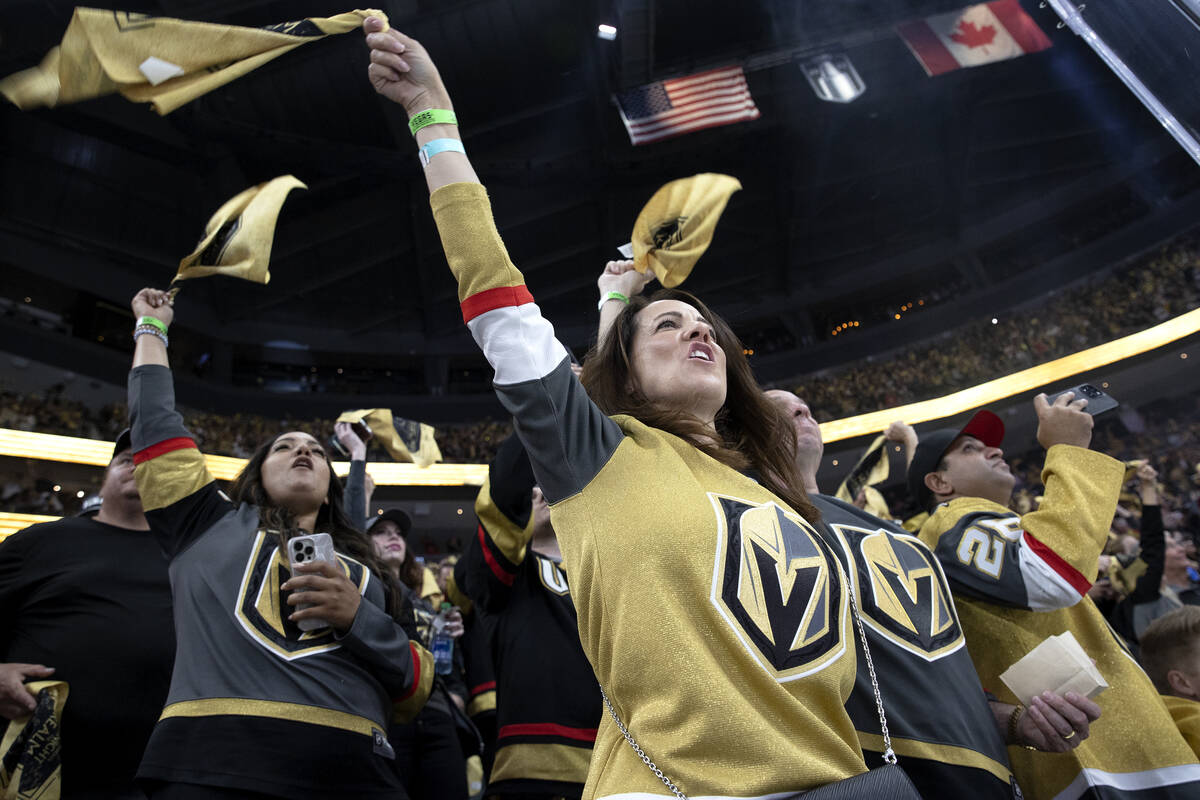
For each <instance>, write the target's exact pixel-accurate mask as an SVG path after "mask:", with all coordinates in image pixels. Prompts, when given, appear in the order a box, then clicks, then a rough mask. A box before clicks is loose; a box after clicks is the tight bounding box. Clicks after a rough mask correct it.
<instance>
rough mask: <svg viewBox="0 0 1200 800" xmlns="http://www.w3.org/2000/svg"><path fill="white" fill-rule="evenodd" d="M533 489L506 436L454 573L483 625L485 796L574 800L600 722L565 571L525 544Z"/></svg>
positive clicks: (521, 455) (513, 441) (525, 462)
mask: <svg viewBox="0 0 1200 800" xmlns="http://www.w3.org/2000/svg"><path fill="white" fill-rule="evenodd" d="M533 483H534V479H533V472H532V470H531V469H530V466H529V459H528V458H527V457H526V455H525V451H524V448H522V447H521V443H520V441H519V440H518V439H517V437H516V436H512V437H510V438H509V439H508V440H507V441H506V442H505V443H504V444H503V445H502V446H501V448H500V452H499V454H498V455H497V458H496V460H495V462H493V463H492V465H491V468H490V469H489V471H488V480H487V482H486V483H485V484H484V486H483V488H482V489H481V490H480V492H479V497H478V499H477V500H476V501H475V511H476V514H477V515H478V517H479V520H480V524H479V527H478V530H477V534H476V537H475V539H474V541H472V543H471V545H470V547H469V548H468V550H467V554H466V556H465V557H464V558H463V559H462V560H460V561H459V564H458V565H457V566H456V575H458V576H459V577H460V578H461V586H460V588H463V589H466V590H467V591H468V592H470V595H471V598H472V600H473V605H474V609H475V613H477V614H480V615H482V616H483V618H484V619H485V620H486V621H487V623H486V624H487V625H488V626H489V627H490V628H491V644H492V660H493V665H494V668H495V674H496V679H495V683H494V687H495V694H494V698H495V705H496V755H495V762H494V765H493V767H492V773H491V779H490V781H489V783H488V786H489V790H494V791H497V792H514V793H515V792H538V793H545V794H556V795H564V796H572V797H578V796H579V795H580V793H581V792H582V791H583V785H584V782H585V781H586V780H587V771H588V763H589V762H590V760H591V756H592V745H593V743H594V742H595V739H596V729H597V726H598V725H599V722H600V713H601V705H600V691H599V688H598V686H597V683H596V678H595V676H594V675H593V674H592V668H591V665H590V664H588V661H587V659H586V658H585V657H584V654H583V647H582V646H581V645H580V643H579V632H578V621H577V619H576V616H575V607H574V606H573V605H572V604H571V595H570V588H569V585H568V583H567V576H566V573H565V572H564V571H563V568H562V565H561V564H559V563H558V562H557V561H556V560H553V559H550V558H547V557H545V556H543V555H540V554H538V553H535V552H534V551H532V550H531V549H529V546H528V545H529V539H530V537H531V536H532V533H533V528H532V520H531V519H530V490H531V489H532V487H533ZM476 690H480V691H478V693H477V692H476ZM472 695H473V696H472V703H477V702H479V701H480V700H482V699H483V698H485V697H486V691H485V690H483V687H479V686H477V687H474V688H473V689H472Z"/></svg>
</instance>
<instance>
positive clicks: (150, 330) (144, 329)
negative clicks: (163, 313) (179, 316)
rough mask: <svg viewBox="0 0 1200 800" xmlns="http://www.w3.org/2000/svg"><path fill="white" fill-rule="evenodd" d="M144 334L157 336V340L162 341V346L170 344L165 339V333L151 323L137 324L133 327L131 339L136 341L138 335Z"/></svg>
mask: <svg viewBox="0 0 1200 800" xmlns="http://www.w3.org/2000/svg"><path fill="white" fill-rule="evenodd" d="M144 334H149V335H150V336H154V337H157V338H158V340H159V341H160V342H162V343H163V347H170V346H171V344H170V342H169V341H168V340H167V335H166V334H165V333H163V332H162V331H160V330H159V329H158V328H156V327H154V326H153V325H138V326H137V327H136V328H134V329H133V341H134V342H136V341H137V340H138V337H139V336H142V335H144Z"/></svg>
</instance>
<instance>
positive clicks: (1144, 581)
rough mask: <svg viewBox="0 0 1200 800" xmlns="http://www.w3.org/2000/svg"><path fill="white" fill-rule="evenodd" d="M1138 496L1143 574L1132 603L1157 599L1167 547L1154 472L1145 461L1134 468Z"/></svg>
mask: <svg viewBox="0 0 1200 800" xmlns="http://www.w3.org/2000/svg"><path fill="white" fill-rule="evenodd" d="M1137 480H1138V495H1139V496H1140V497H1141V500H1142V529H1141V542H1142V561H1144V562H1145V563H1146V571H1145V572H1143V573H1142V574H1141V575H1140V576H1139V577H1138V579H1137V583H1136V584H1135V585H1134V588H1133V591H1132V592H1130V593H1129V597H1130V599H1131V600H1132V601H1133V602H1136V603H1149V602H1151V601H1153V600H1157V599H1158V597H1159V595H1160V594H1161V593H1162V578H1163V567H1164V563H1165V561H1166V556H1167V544H1166V539H1165V537H1164V535H1163V519H1162V509H1161V508H1160V507H1159V505H1158V472H1157V471H1156V470H1155V469H1154V467H1152V466H1150V464H1149V462H1147V463H1144V464H1142V465H1141V466H1139V467H1138V471H1137Z"/></svg>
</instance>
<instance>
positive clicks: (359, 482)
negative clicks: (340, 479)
mask: <svg viewBox="0 0 1200 800" xmlns="http://www.w3.org/2000/svg"><path fill="white" fill-rule="evenodd" d="M333 435H334V436H336V437H337V439H338V441H339V442H341V443H342V446H343V447H345V448H346V452H347V453H349V454H350V473H349V474H348V475H346V488H345V499H344V501H343V502H344V503H345V506H346V514H347V516H349V517H350V519H351V520H352V521H353V522H354V527H356V528H358V529H359V530H363V531H365V530H366V529H367V523H368V522H370V516H371V511H370V509H369V508H368V507H367V503H368V502H369V500H368V498H367V444H366V442H364V441H363V440H362V439H360V438H359V437H358V434H357V433H355V432H354V427H353V426H352V425H351V424H350V423H349V422H337V423H334V426H333Z"/></svg>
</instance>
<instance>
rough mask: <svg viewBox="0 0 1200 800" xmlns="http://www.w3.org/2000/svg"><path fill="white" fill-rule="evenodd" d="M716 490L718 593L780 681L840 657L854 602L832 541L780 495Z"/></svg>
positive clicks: (726, 612) (719, 602)
mask: <svg viewBox="0 0 1200 800" xmlns="http://www.w3.org/2000/svg"><path fill="white" fill-rule="evenodd" d="M709 498H710V499H711V500H712V502H713V506H714V508H715V509H716V511H717V519H718V527H719V529H720V533H719V541H718V545H717V563H716V567H715V570H714V580H713V588H712V598H711V599H712V602H713V604H714V605H715V606H716V607H717V609H718V611H720V612H721V615H722V616H723V617H725V619H726V620H727V621H728V622H729V623H730V624H731V625H732V626H733V628H734V630H735V631H736V632H737V634H738V638H740V639H741V640H742V643H743V644H744V645H745V646H746V649H747V650H749V651H750V653H751V655H753V656H754V657H755V659H756V660H757V661H758V662H759V663H760V664H762V666H763V667H764V668H765V669H766V670H767V671H768V672H770V673H771V674H772V675H773V676H774V677H775V678H776V680H779V681H789V680H794V679H796V678H801V677H804V676H805V675H811V674H812V673H814V672H817V671H819V670H821V669H823V668H824V667H826V666H827V665H828V664H829V663H830V662H832V661H834V660H836V659H837V658H838V657H839V656H840V655H841V654H842V653H843V652H844V651H845V641H844V639H843V636H842V634H843V625H844V624H845V623H846V621H847V617H846V614H847V609H848V605H847V600H846V595H845V592H844V591H842V584H841V579H840V578H839V572H840V570H839V567H838V562H837V559H836V557H835V556H834V555H833V552H832V551H831V550H830V549H829V546H828V545H827V544H826V543H825V542H824V541H822V540H821V537H820V536H818V535H817V532H816V531H815V530H814V529H813V527H812V526H811V525H809V524H808V522H806V521H805V520H804V519H803V518H802V517H800V516H798V515H796V514H795V513H793V512H791V511H787V510H784V509H783V508H781V507H780V506H778V505H776V504H775V503H770V502H768V503H764V504H755V503H748V502H746V501H743V500H738V499H735V498H730V497H721V496H718V495H714V494H710V495H709Z"/></svg>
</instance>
